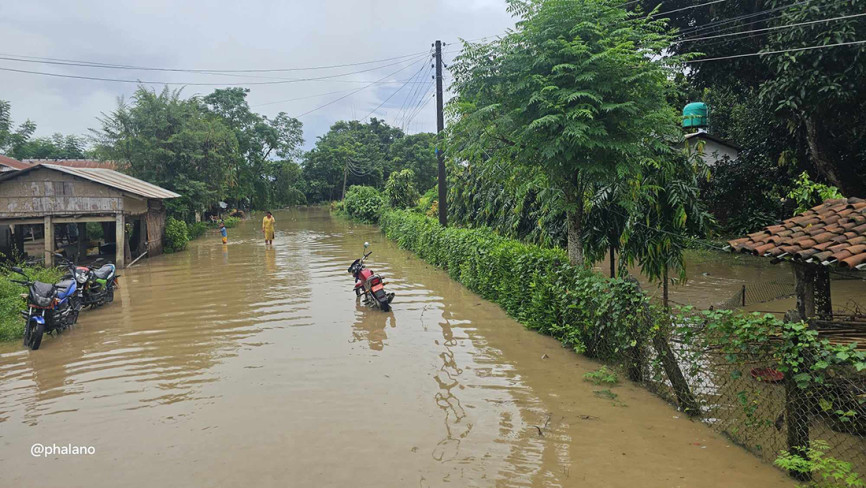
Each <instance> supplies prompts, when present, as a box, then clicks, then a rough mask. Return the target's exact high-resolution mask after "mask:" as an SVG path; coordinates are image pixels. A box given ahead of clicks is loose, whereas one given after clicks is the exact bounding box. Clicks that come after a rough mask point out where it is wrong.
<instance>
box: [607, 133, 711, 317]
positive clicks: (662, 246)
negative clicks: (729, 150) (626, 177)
mask: <svg viewBox="0 0 866 488" xmlns="http://www.w3.org/2000/svg"><path fill="white" fill-rule="evenodd" d="M705 176H706V168H705V167H703V165H702V163H701V162H700V159H699V157H698V156H697V155H695V156H692V157H691V158H687V157H686V156H685V155H682V154H677V153H676V152H675V151H674V150H672V149H669V150H667V151H663V152H661V153H659V157H658V158H657V159H655V160H654V161H648V162H647V164H645V165H644V171H643V173H642V174H641V176H640V178H638V179H635V180H634V183H636V184H637V185H638V186H637V187H636V190H635V197H636V198H635V200H634V208H633V209H632V212H631V213H630V215H629V218H628V221H627V222H626V226H625V232H624V235H623V242H625V245H624V246H623V250H622V255H623V257H624V259H625V260H626V261H628V262H633V261H635V260H636V261H637V262H638V263H639V264H640V267H641V272H642V273H643V274H644V275H646V276H647V277H648V278H649V279H650V280H652V281H660V282H661V283H662V304H663V306H664V307H665V308H667V307H668V289H669V285H670V281H671V280H670V274H671V272H673V273H674V274H675V276H676V279H678V280H685V279H686V267H685V261H684V257H683V253H684V251H685V250H686V249H687V248H688V245H689V244H690V243H691V241H692V239H693V238H695V237H703V236H705V235H706V234H707V233H708V232H709V231H710V230H711V229H712V228H713V226H714V225H715V222H714V220H713V217H712V216H711V215H710V214H709V213H708V212H707V211H706V208H705V207H704V204H703V202H702V201H701V199H700V198H699V192H700V190H699V187H698V180H699V177H705Z"/></svg>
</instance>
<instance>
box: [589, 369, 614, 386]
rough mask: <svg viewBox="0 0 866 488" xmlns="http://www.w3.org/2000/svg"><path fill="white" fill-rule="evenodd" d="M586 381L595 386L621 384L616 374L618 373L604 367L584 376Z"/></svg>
mask: <svg viewBox="0 0 866 488" xmlns="http://www.w3.org/2000/svg"><path fill="white" fill-rule="evenodd" d="M583 380H584V381H590V382H592V383H593V384H596V385H600V384H602V383H603V384H605V385H615V384H617V383H619V377H618V376H617V374H616V371H611V370H610V369H607V366H602V367H600V368H598V369H597V370H595V371H592V372H589V373H586V374H584V375H583Z"/></svg>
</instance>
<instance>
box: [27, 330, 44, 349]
mask: <svg viewBox="0 0 866 488" xmlns="http://www.w3.org/2000/svg"><path fill="white" fill-rule="evenodd" d="M43 334H45V324H36V327H35V328H34V329H33V330H32V331H31V332H30V344H28V345H29V346H30V350H32V351H35V350H37V349H39V346H41V345H42V335H43Z"/></svg>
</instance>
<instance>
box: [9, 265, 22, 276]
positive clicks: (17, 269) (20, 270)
mask: <svg viewBox="0 0 866 488" xmlns="http://www.w3.org/2000/svg"><path fill="white" fill-rule="evenodd" d="M9 269H11V270H12V271H14V272H16V273H18V274H20V275H23V274H24V270H23V269H21V268H19V267H18V266H12V267H11V268H9Z"/></svg>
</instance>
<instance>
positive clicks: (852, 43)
mask: <svg viewBox="0 0 866 488" xmlns="http://www.w3.org/2000/svg"><path fill="white" fill-rule="evenodd" d="M864 43H866V40H864V41H851V42H839V43H836V44H825V45H821V46H808V47H797V48H793V49H782V50H779V51H759V52H756V53H747V54H735V55H733V56H719V57H717V58H706V59H693V60H691V61H685V63H686V64H690V63H705V62H707V61H720V60H723V59H735V58H746V57H749V56H763V55H765V54H781V53H790V52H796V51H809V50H812V49H824V48H828V47H837V46H852V45H855V44H864Z"/></svg>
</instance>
